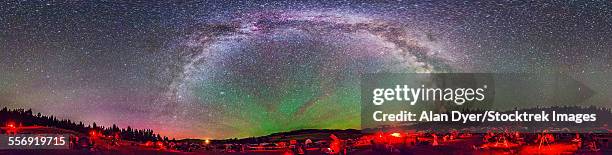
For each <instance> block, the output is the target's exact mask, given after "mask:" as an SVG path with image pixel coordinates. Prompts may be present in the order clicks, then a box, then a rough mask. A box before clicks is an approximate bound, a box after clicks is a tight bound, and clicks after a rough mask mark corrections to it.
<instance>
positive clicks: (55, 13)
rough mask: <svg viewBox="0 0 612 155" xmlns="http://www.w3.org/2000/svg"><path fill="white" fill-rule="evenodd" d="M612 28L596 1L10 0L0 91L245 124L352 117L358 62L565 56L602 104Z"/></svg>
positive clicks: (99, 112) (483, 67)
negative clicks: (288, 0) (200, 0)
mask: <svg viewBox="0 0 612 155" xmlns="http://www.w3.org/2000/svg"><path fill="white" fill-rule="evenodd" d="M610 36H612V4H611V3H610V2H605V1H568V2H519V1H463V2H455V1H439V2H419V1H388V2H363V3H362V2H353V1H338V2H317V1H306V2H281V1H267V2H257V1H230V2H215V1H203V2H181V3H178V2H177V3H173V2H149V1H143V2H106V1H100V2H90V1H69V2H55V1H36V2H34V1H32V2H22V1H7V2H2V3H1V4H0V106H8V107H10V108H32V109H33V110H34V111H40V112H42V113H45V114H52V115H56V116H58V117H60V118H68V119H72V120H85V121H95V122H96V123H98V124H101V125H107V126H108V125H111V124H112V123H116V124H117V125H119V126H121V127H125V126H128V125H129V126H132V127H135V128H151V129H153V130H155V131H159V132H160V133H161V134H162V135H168V136H169V137H177V138H187V137H191V138H229V137H248V136H260V135H266V134H270V133H274V132H281V131H290V130H296V129H307V128H333V129H346V128H358V127H359V125H360V122H359V116H360V113H359V112H360V109H359V105H360V103H359V102H360V97H359V91H360V90H359V77H360V75H363V74H366V73H381V72H390V73H413V72H418V73H430V72H495V73H502V72H560V73H564V74H568V75H570V76H572V77H575V78H576V79H578V80H580V81H581V82H583V83H585V84H586V85H588V86H590V87H591V88H592V89H594V90H595V91H597V92H599V94H596V95H595V96H593V97H592V98H591V99H590V100H589V102H588V104H590V105H600V106H602V105H603V106H607V107H610V103H612V102H611V98H610V97H609V95H605V94H610V90H609V88H610V83H611V82H610V80H609V79H610V78H606V77H611V76H610V74H612V73H611V71H612V69H611V68H612V63H610V60H611V59H612V56H611V55H610V53H612V52H611V51H610V50H611V49H612V44H611V43H612V37H610ZM500 108H513V107H500Z"/></svg>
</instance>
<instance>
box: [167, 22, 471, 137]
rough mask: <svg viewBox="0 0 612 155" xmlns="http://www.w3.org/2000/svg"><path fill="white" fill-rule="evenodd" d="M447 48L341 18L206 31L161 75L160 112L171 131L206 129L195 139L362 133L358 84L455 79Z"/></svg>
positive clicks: (407, 32)
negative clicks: (368, 76) (382, 78)
mask: <svg viewBox="0 0 612 155" xmlns="http://www.w3.org/2000/svg"><path fill="white" fill-rule="evenodd" d="M439 41H440V40H439V39H437V38H435V37H433V36H431V35H430V34H427V33H423V32H418V31H414V30H411V29H410V27H406V25H403V24H401V23H396V22H392V21H389V20H385V19H383V18H377V17H373V16H366V15H361V14H348V13H339V12H265V13H252V14H246V15H244V16H242V17H236V18H234V19H232V20H230V21H226V22H216V23H205V24H202V25H200V26H198V27H196V28H194V30H193V32H192V33H190V34H188V35H186V37H184V38H182V39H178V41H177V42H176V43H175V44H173V45H172V46H171V47H170V48H169V50H168V54H167V57H166V59H168V62H171V63H170V64H169V65H168V68H166V69H165V70H164V74H162V75H166V76H167V78H168V79H169V80H168V81H170V82H169V83H168V84H167V87H166V90H167V91H166V92H165V94H164V95H163V96H164V97H162V98H160V99H158V100H157V101H156V103H155V106H160V107H164V108H159V109H160V111H159V112H158V113H159V114H160V115H161V116H164V117H167V118H169V119H162V120H163V121H174V122H177V121H179V120H194V121H201V122H206V123H203V124H208V126H202V127H201V130H196V132H201V133H205V134H206V135H214V136H220V137H223V136H227V135H232V136H246V135H261V134H268V133H272V132H279V131H287V130H292V129H301V128H357V127H358V126H359V119H356V118H355V117H359V93H358V92H359V91H358V88H359V76H360V75H362V74H365V73H380V72H392V73H398V72H399V73H402V72H447V71H453V70H456V69H457V68H458V67H454V66H460V65H455V64H454V63H455V62H456V61H455V60H454V57H453V56H452V55H453V54H457V53H452V51H448V50H447V49H445V48H444V46H442V44H439ZM179 122H180V121H179ZM187 122H191V121H187ZM183 125H185V124H183ZM247 128H248V129H247Z"/></svg>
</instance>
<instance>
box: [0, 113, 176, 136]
mask: <svg viewBox="0 0 612 155" xmlns="http://www.w3.org/2000/svg"><path fill="white" fill-rule="evenodd" d="M8 123H15V125H17V126H32V125H38V126H47V127H55V128H60V129H67V130H72V131H75V132H79V133H83V134H89V135H91V134H96V135H98V136H99V134H103V135H104V136H118V137H119V138H121V139H124V140H132V141H140V142H145V141H168V137H165V136H164V137H163V138H162V137H161V136H160V135H159V134H155V133H154V132H153V130H151V129H133V128H131V127H130V126H128V127H127V128H119V127H118V126H117V125H115V124H113V125H112V126H110V127H104V126H98V125H97V124H96V123H95V122H94V123H92V124H91V125H89V124H87V125H85V124H83V122H74V121H71V120H68V119H58V118H56V117H54V116H53V115H51V116H44V115H42V114H40V113H37V114H36V115H34V114H33V113H32V109H28V110H24V109H8V108H7V107H4V108H2V110H0V126H6V125H7V124H8Z"/></svg>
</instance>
